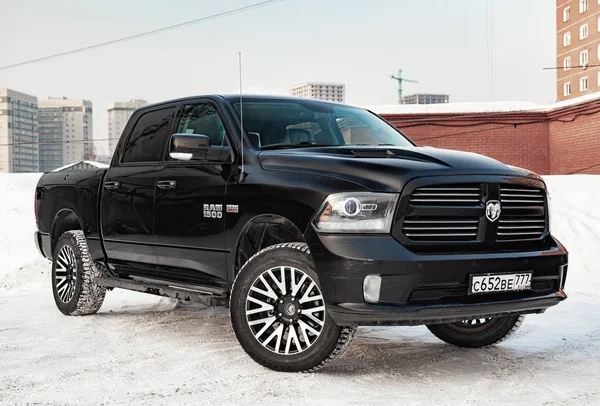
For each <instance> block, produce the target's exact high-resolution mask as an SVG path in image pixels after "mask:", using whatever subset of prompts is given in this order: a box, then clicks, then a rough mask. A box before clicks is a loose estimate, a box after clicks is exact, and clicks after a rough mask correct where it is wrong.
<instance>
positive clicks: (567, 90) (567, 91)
mask: <svg viewBox="0 0 600 406" xmlns="http://www.w3.org/2000/svg"><path fill="white" fill-rule="evenodd" d="M563 94H564V95H565V96H570V95H571V82H567V83H565V84H564V86H563Z"/></svg>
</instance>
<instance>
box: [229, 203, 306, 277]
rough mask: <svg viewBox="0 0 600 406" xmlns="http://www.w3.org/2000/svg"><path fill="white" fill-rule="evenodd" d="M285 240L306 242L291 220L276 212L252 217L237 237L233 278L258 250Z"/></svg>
mask: <svg viewBox="0 0 600 406" xmlns="http://www.w3.org/2000/svg"><path fill="white" fill-rule="evenodd" d="M285 242H303V243H304V242H306V241H305V240H304V235H303V234H302V231H301V230H300V228H299V227H298V226H297V225H296V224H295V223H294V222H293V221H291V220H290V219H288V218H287V217H283V216H281V215H277V214H261V215H259V216H256V217H254V218H253V219H252V220H250V221H249V222H248V223H247V224H246V225H245V226H244V228H243V229H242V232H241V233H240V235H239V237H238V240H237V243H236V250H235V256H234V258H235V263H234V266H233V275H231V276H233V278H235V276H236V275H237V273H238V272H239V271H240V269H241V268H242V266H243V265H244V264H245V263H246V262H247V261H248V260H249V259H250V258H252V256H253V255H254V254H256V253H257V252H259V251H260V250H262V249H264V248H266V247H269V246H271V245H275V244H280V243H285ZM233 278H231V280H233Z"/></svg>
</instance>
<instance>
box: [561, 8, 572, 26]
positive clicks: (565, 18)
mask: <svg viewBox="0 0 600 406" xmlns="http://www.w3.org/2000/svg"><path fill="white" fill-rule="evenodd" d="M570 18H571V7H566V8H565V9H564V10H563V22H564V23H566V22H567V21H569V19H570Z"/></svg>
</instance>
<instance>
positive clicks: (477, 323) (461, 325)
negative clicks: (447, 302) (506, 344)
mask: <svg viewBox="0 0 600 406" xmlns="http://www.w3.org/2000/svg"><path fill="white" fill-rule="evenodd" d="M523 320H525V316H523V315H517V316H508V317H488V318H479V319H471V320H464V321H459V322H458V323H448V324H435V325H429V326H427V328H428V329H429V331H431V332H432V333H433V334H434V335H435V336H436V337H437V338H439V339H440V340H442V341H445V342H447V343H448V344H452V345H456V346H458V347H467V348H479V347H486V346H488V345H494V344H499V343H501V342H502V341H504V340H506V339H508V338H509V337H510V336H511V335H513V334H514V333H515V332H516V331H517V330H518V329H519V327H521V324H523Z"/></svg>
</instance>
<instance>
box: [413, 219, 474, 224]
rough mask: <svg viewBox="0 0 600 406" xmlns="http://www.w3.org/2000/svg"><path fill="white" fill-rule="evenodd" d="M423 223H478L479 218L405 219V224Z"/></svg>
mask: <svg viewBox="0 0 600 406" xmlns="http://www.w3.org/2000/svg"><path fill="white" fill-rule="evenodd" d="M413 223H415V224H422V223H444V224H446V223H449V224H465V223H467V224H477V223H479V221H478V220H405V221H404V224H413Z"/></svg>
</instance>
